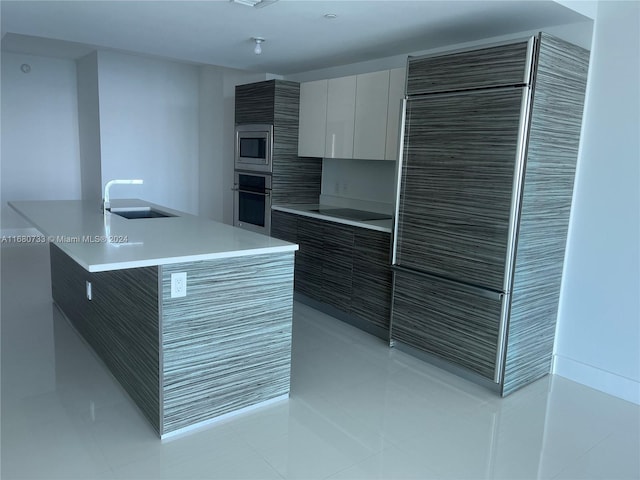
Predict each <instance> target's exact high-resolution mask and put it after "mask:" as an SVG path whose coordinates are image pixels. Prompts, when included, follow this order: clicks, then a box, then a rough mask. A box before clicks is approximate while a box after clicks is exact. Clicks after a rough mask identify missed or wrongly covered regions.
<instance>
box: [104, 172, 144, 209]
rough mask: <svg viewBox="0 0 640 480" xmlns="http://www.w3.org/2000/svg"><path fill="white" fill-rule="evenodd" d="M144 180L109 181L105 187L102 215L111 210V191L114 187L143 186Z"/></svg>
mask: <svg viewBox="0 0 640 480" xmlns="http://www.w3.org/2000/svg"><path fill="white" fill-rule="evenodd" d="M143 183H144V180H140V179H136V180H109V181H108V182H107V183H106V185H105V186H104V198H103V199H102V213H103V214H106V213H107V210H108V209H110V208H111V202H110V201H109V189H110V188H111V187H112V186H113V185H142V184H143Z"/></svg>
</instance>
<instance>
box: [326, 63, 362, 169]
mask: <svg viewBox="0 0 640 480" xmlns="http://www.w3.org/2000/svg"><path fill="white" fill-rule="evenodd" d="M355 112H356V76H355V75H352V76H350V77H341V78H332V79H330V80H329V85H328V90H327V131H326V137H325V145H324V156H325V158H353V129H354V124H355Z"/></svg>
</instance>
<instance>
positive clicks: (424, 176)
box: [396, 88, 524, 291]
mask: <svg viewBox="0 0 640 480" xmlns="http://www.w3.org/2000/svg"><path fill="white" fill-rule="evenodd" d="M523 94H524V92H523V89H522V88H509V89H491V90H484V91H474V92H469V93H464V94H456V95H426V96H424V97H421V98H419V99H416V100H409V102H408V105H407V129H406V131H407V133H406V135H405V138H406V139H405V151H404V160H403V162H404V163H403V170H402V179H401V180H402V185H401V191H400V203H399V215H398V218H397V222H398V237H397V249H396V263H397V264H398V265H400V266H403V267H408V268H413V269H417V270H425V271H427V272H429V273H432V274H435V275H439V276H442V277H446V278H451V279H453V280H458V281H464V282H465V283H471V284H474V285H482V286H484V287H487V288H490V289H493V290H497V291H501V290H504V289H508V288H509V287H508V286H505V264H506V258H507V251H508V245H509V225H510V221H511V201H512V192H513V183H514V175H515V170H516V161H517V158H518V140H519V134H520V128H519V127H520V105H521V104H522V96H523Z"/></svg>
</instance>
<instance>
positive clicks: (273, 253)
mask: <svg viewBox="0 0 640 480" xmlns="http://www.w3.org/2000/svg"><path fill="white" fill-rule="evenodd" d="M126 203H127V204H129V205H130V204H132V203H141V204H145V205H146V204H148V202H141V201H136V202H134V201H133V200H129V201H126ZM10 205H11V206H12V208H14V209H15V210H16V211H18V212H19V213H20V214H21V215H22V216H23V217H25V218H26V219H28V220H29V221H30V222H31V223H32V224H33V225H35V226H36V227H37V228H38V230H40V232H42V234H43V235H45V236H48V238H50V239H53V240H50V255H51V288H52V297H53V300H54V302H55V303H56V304H57V305H58V307H59V308H60V310H61V311H62V312H63V313H64V315H65V316H66V317H67V318H68V320H69V321H70V323H71V324H72V325H73V326H74V327H75V329H76V330H77V332H78V333H79V334H80V335H81V336H82V337H83V338H84V340H85V341H86V342H87V343H88V344H89V346H90V347H91V348H92V349H93V351H94V352H95V353H96V354H97V356H98V357H99V358H100V359H101V360H102V361H103V362H104V364H105V365H106V367H107V368H108V369H109V370H110V372H111V373H112V374H113V376H114V377H115V379H116V380H117V381H118V382H119V383H120V384H121V385H122V387H123V388H124V390H125V391H126V392H127V393H128V394H129V396H130V397H131V399H132V400H133V401H134V402H135V404H136V405H137V406H138V407H139V409H140V411H141V412H142V413H143V415H144V416H145V417H146V418H147V419H148V420H149V422H150V423H151V425H152V426H153V428H154V429H155V431H156V432H157V433H158V435H159V436H160V437H161V438H166V437H168V436H172V435H178V434H181V433H184V432H186V431H188V430H191V429H194V428H198V427H201V426H204V425H206V424H208V423H210V422H213V421H216V420H219V419H220V418H222V417H226V416H229V415H232V414H235V413H238V412H241V411H245V410H247V409H251V408H255V407H256V406H259V405H263V404H266V403H268V402H273V401H276V400H278V399H281V398H286V397H287V396H288V394H289V386H290V370H291V327H292V315H293V270H294V255H295V251H296V250H297V249H298V246H297V245H295V244H292V243H289V242H285V241H281V240H277V239H272V238H270V237H267V236H264V235H258V234H255V233H252V232H248V231H246V230H241V229H238V228H235V227H232V226H229V225H224V224H221V223H217V222H212V221H208V220H203V219H200V218H198V217H195V216H193V215H188V214H186V213H182V212H175V211H172V213H173V214H174V215H175V216H173V217H169V218H151V219H144V220H139V219H138V220H127V219H124V218H121V217H117V216H115V215H113V214H110V213H107V214H106V216H103V214H102V213H101V212H100V211H99V209H96V208H94V206H93V205H91V204H88V203H86V202H81V201H59V202H11V203H10ZM148 205H151V206H153V205H152V204H148ZM153 207H154V208H162V207H159V206H153ZM107 230H108V231H110V232H111V234H112V235H114V234H117V235H121V236H123V237H126V238H128V239H129V240H128V242H129V243H128V244H126V245H116V244H109V243H108V242H97V243H91V242H64V241H62V242H59V241H57V240H55V239H57V238H67V237H68V238H72V237H73V238H75V237H76V236H79V237H80V238H82V237H83V236H84V237H87V238H88V237H89V236H90V237H92V238H93V237H102V236H105V234H106V233H107ZM176 273H181V274H186V295H184V296H177V295H173V296H172V291H171V279H172V274H176ZM174 293H175V292H174Z"/></svg>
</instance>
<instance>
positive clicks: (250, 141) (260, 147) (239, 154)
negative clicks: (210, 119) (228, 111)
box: [235, 125, 273, 172]
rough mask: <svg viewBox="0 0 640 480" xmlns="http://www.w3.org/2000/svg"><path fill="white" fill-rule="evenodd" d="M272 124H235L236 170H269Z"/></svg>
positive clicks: (271, 150)
mask: <svg viewBox="0 0 640 480" xmlns="http://www.w3.org/2000/svg"><path fill="white" fill-rule="evenodd" d="M272 154H273V125H237V126H236V161H235V168H236V170H248V171H253V172H271V170H272V163H271V156H272Z"/></svg>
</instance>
